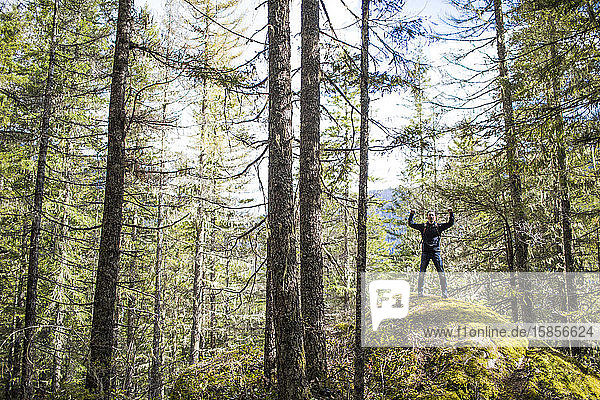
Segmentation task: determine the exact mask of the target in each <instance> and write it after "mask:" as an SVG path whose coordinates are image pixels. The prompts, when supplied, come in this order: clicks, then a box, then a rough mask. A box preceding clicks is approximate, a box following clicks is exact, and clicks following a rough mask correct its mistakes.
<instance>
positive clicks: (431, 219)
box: [427, 210, 435, 224]
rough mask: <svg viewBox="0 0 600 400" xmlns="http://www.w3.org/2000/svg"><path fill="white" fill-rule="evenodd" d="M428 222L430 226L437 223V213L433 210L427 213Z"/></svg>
mask: <svg viewBox="0 0 600 400" xmlns="http://www.w3.org/2000/svg"><path fill="white" fill-rule="evenodd" d="M427 222H429V223H430V224H433V223H434V222H435V211H433V210H431V211H428V212H427Z"/></svg>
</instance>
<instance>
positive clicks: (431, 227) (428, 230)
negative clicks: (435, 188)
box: [408, 213, 454, 253]
mask: <svg viewBox="0 0 600 400" xmlns="http://www.w3.org/2000/svg"><path fill="white" fill-rule="evenodd" d="M414 216H415V214H410V216H409V217H408V226H410V227H411V228H414V229H416V230H418V231H419V232H421V239H422V243H423V245H422V247H421V250H422V251H423V252H424V253H435V252H438V251H440V235H441V233H442V232H444V231H445V230H446V229H448V228H450V227H451V226H452V225H454V213H450V219H449V220H448V222H446V223H444V224H438V223H437V222H434V223H433V224H430V223H429V222H425V223H424V224H415V223H414V222H413V217H414Z"/></svg>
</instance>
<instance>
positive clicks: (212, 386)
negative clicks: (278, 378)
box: [169, 346, 275, 400]
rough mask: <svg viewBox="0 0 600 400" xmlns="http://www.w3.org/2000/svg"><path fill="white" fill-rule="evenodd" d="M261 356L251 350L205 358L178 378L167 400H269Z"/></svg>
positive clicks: (232, 351) (272, 396) (242, 349)
mask: <svg viewBox="0 0 600 400" xmlns="http://www.w3.org/2000/svg"><path fill="white" fill-rule="evenodd" d="M262 366H263V364H262V353H261V352H260V351H258V350H257V349H253V348H252V347H250V346H243V347H240V348H237V349H234V350H229V351H226V352H223V353H221V354H218V355H215V356H213V357H207V358H205V359H203V360H201V361H200V362H199V363H198V364H196V365H193V366H191V367H189V368H187V369H186V370H184V372H183V373H182V374H181V375H180V376H179V377H178V378H177V380H176V382H175V384H174V385H173V390H172V391H171V394H170V396H169V399H170V400H213V399H214V400H221V399H223V400H225V399H245V400H259V399H260V400H268V399H274V398H275V396H274V394H273V393H272V392H271V391H270V390H269V388H268V387H267V385H266V384H265V380H264V377H263V370H262Z"/></svg>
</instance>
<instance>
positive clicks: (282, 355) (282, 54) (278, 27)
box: [267, 0, 309, 400]
mask: <svg viewBox="0 0 600 400" xmlns="http://www.w3.org/2000/svg"><path fill="white" fill-rule="evenodd" d="M289 14H290V4H289V0H269V1H268V24H269V182H268V186H269V188H268V192H269V205H268V227H269V246H268V252H269V253H268V255H267V265H268V268H270V269H271V272H272V274H273V300H274V301H273V312H274V315H273V317H274V322H275V343H276V348H277V355H276V358H277V388H278V395H279V399H280V400H305V399H308V397H309V396H308V390H307V387H306V377H305V370H304V368H305V358H304V340H303V329H302V316H301V312H300V282H299V281H300V271H299V267H298V262H297V261H296V244H295V240H294V199H293V196H294V190H293V184H292V141H293V136H292V90H291V71H290V70H291V67H290V55H291V48H290V25H289Z"/></svg>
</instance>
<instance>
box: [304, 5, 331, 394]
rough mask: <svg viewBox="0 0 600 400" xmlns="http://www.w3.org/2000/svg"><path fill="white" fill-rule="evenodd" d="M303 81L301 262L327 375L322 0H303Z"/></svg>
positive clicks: (321, 369)
mask: <svg viewBox="0 0 600 400" xmlns="http://www.w3.org/2000/svg"><path fill="white" fill-rule="evenodd" d="M301 58H302V62H301V68H302V74H301V75H302V79H301V81H302V85H301V94H300V182H299V186H300V188H299V192H300V264H301V292H302V295H301V297H302V317H303V320H304V348H305V350H306V378H307V380H308V382H309V385H311V386H313V387H315V388H316V387H318V386H321V385H323V383H324V381H325V379H326V377H327V354H326V348H325V332H324V328H323V324H324V318H325V304H324V301H323V254H322V233H321V232H322V222H321V160H320V157H321V155H320V141H321V132H320V118H321V113H320V90H319V89H320V85H319V84H320V71H321V69H320V64H321V60H320V52H319V0H303V1H302V57H301Z"/></svg>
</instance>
